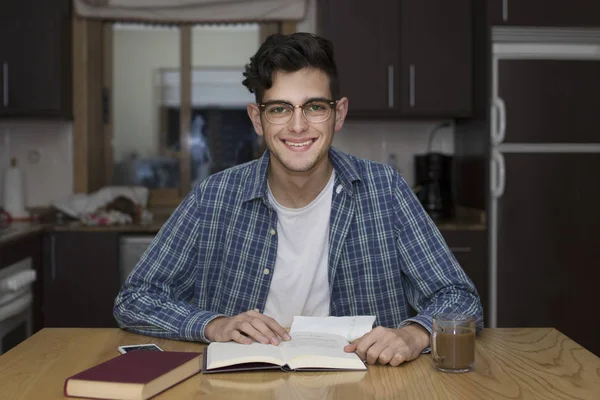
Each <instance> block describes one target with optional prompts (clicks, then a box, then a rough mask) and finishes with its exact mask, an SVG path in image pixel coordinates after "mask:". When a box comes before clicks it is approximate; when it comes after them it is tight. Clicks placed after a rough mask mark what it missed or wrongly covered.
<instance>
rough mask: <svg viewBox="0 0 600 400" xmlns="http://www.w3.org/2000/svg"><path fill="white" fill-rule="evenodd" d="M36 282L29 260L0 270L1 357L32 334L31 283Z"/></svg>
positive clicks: (26, 259) (30, 260)
mask: <svg viewBox="0 0 600 400" xmlns="http://www.w3.org/2000/svg"><path fill="white" fill-rule="evenodd" d="M35 280H36V272H35V270H34V269H33V263H32V259H31V258H25V259H23V260H21V261H19V262H17V263H15V264H12V265H9V266H8V267H6V268H2V269H0V354H4V353H6V352H7V351H8V350H10V349H11V348H13V347H14V346H16V345H17V344H19V343H21V342H22V341H23V340H25V339H27V338H28V337H29V336H31V334H32V329H33V315H32V304H33V290H32V284H33V282H35Z"/></svg>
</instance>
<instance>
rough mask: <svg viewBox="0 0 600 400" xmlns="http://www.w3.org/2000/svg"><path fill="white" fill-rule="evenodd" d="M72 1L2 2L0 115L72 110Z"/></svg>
mask: <svg viewBox="0 0 600 400" xmlns="http://www.w3.org/2000/svg"><path fill="white" fill-rule="evenodd" d="M69 3H70V2H69V1H68V0H59V1H45V0H21V1H16V0H9V1H3V2H2V5H0V10H1V12H0V37H2V39H0V40H2V43H1V44H2V46H1V47H0V63H1V64H2V65H1V66H2V69H1V73H2V99H1V100H2V101H0V116H11V117H38V116H39V117H54V116H66V117H70V116H71V105H70V99H71V84H70V81H71V73H70V70H71V34H70V32H71V19H70V12H69V8H70V6H69Z"/></svg>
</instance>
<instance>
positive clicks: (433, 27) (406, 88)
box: [399, 0, 473, 117]
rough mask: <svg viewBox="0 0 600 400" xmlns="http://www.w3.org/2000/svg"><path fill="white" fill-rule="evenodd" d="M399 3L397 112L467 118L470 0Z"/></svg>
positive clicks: (469, 81)
mask: <svg viewBox="0 0 600 400" xmlns="http://www.w3.org/2000/svg"><path fill="white" fill-rule="evenodd" d="M401 5H402V6H401V10H400V15H401V33H400V38H401V43H400V49H401V56H400V58H401V65H402V67H401V77H400V82H401V89H400V93H399V97H400V103H401V108H402V114H404V115H411V116H425V117H468V116H470V115H471V112H472V97H471V96H472V93H471V92H472V65H471V64H472V51H473V45H472V26H473V23H472V10H471V1H470V0H453V1H447V0H403V1H402V2H401Z"/></svg>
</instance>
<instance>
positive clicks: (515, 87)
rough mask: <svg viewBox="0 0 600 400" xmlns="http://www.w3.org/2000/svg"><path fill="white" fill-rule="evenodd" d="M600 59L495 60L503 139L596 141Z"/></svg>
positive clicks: (553, 141) (599, 136)
mask: <svg viewBox="0 0 600 400" xmlns="http://www.w3.org/2000/svg"><path fill="white" fill-rule="evenodd" d="M599 73H600V61H596V60H500V61H499V62H498V95H499V96H500V98H502V99H503V100H504V103H505V106H506V136H505V139H504V141H505V142H507V143H598V142H600V135H598V130H597V128H596V127H597V126H599V125H600V113H598V110H600V97H599V96H598V93H600V79H598V77H599Z"/></svg>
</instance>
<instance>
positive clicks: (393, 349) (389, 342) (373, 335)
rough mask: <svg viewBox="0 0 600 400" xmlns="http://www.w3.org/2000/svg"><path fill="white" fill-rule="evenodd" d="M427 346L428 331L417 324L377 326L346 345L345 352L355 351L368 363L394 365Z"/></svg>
mask: <svg viewBox="0 0 600 400" xmlns="http://www.w3.org/2000/svg"><path fill="white" fill-rule="evenodd" d="M427 346H429V332H427V330H426V329H425V328H423V327H422V326H421V325H419V324H412V325H408V326H405V327H402V328H400V329H391V328H384V327H381V326H378V327H377V328H375V329H373V330H372V331H371V332H369V333H367V334H365V335H363V336H361V337H359V338H358V339H356V340H355V341H353V342H352V343H350V344H349V345H347V346H346V347H344V351H345V352H346V353H352V352H354V351H356V353H357V354H358V356H359V357H360V358H361V360H366V361H367V363H369V364H375V363H376V362H377V361H379V363H380V364H390V365H391V366H393V367H395V366H398V365H400V364H402V363H403V362H405V361H410V360H414V359H415V358H417V357H418V356H419V354H421V352H422V351H423V350H424V349H425V348H426V347H427Z"/></svg>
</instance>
